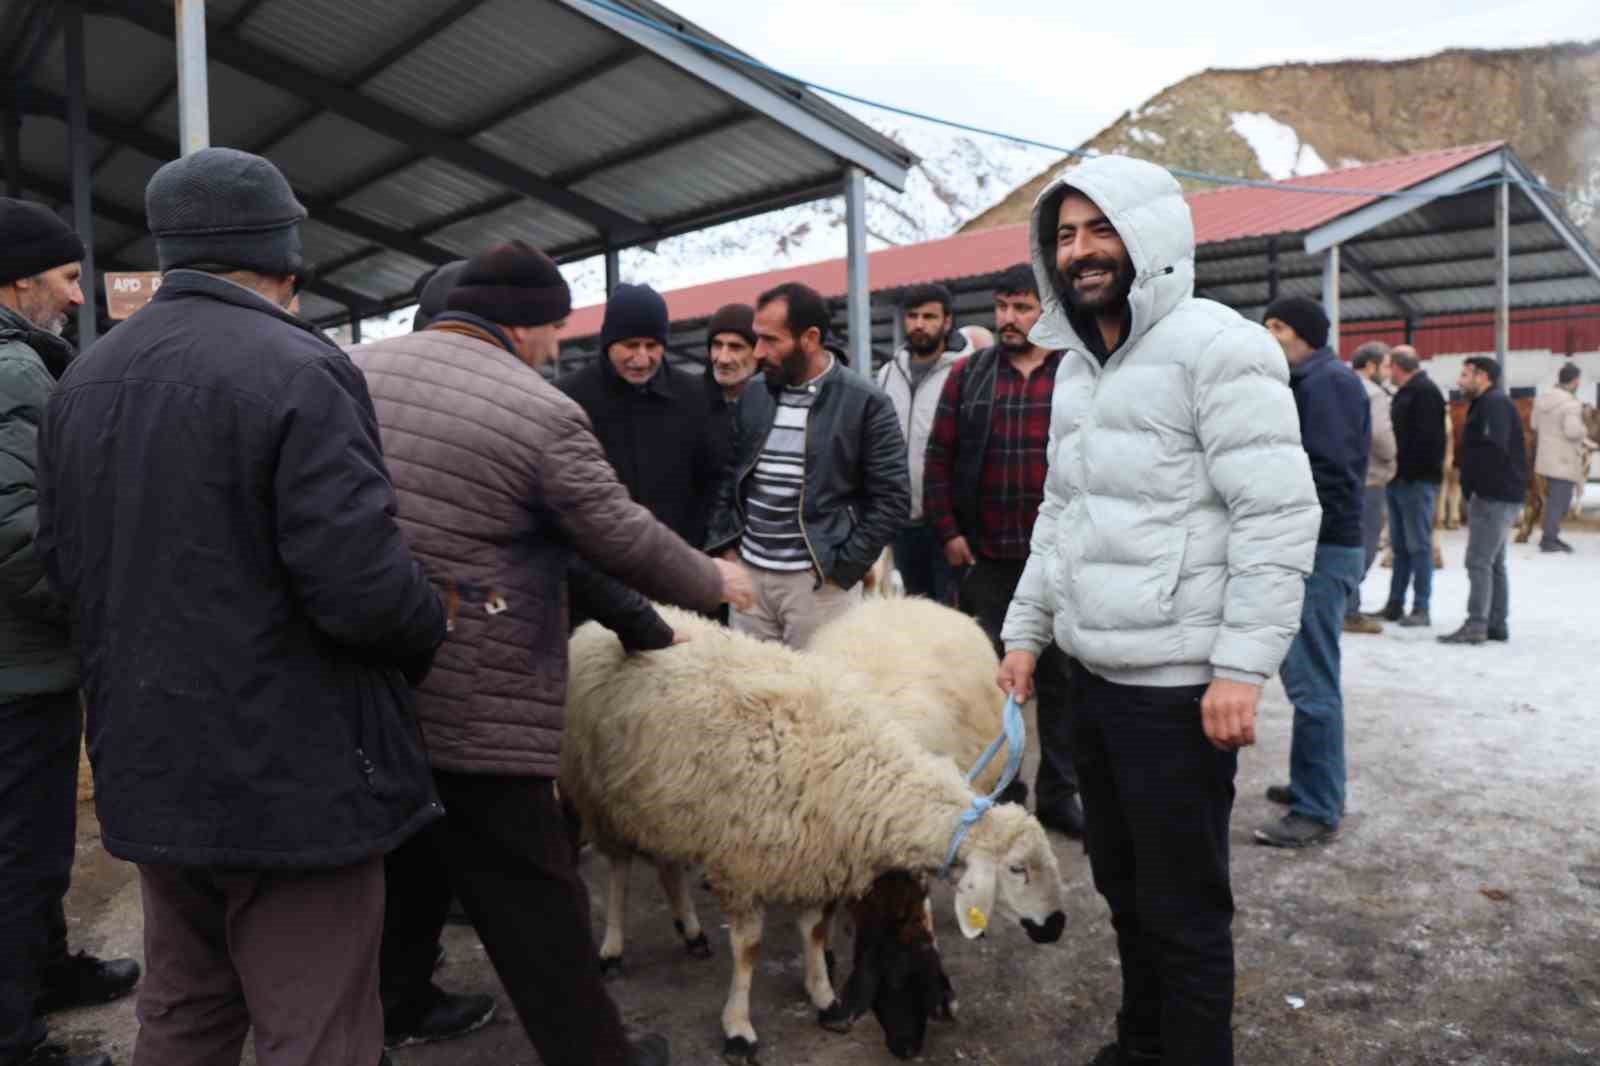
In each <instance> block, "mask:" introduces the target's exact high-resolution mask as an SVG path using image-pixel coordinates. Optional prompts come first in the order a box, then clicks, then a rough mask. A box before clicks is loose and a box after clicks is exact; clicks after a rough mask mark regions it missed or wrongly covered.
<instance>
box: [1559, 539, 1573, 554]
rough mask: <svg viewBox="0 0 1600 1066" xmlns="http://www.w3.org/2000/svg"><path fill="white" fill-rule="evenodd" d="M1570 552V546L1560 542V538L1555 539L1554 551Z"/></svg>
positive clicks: (1562, 541)
mask: <svg viewBox="0 0 1600 1066" xmlns="http://www.w3.org/2000/svg"><path fill="white" fill-rule="evenodd" d="M1571 550H1572V545H1570V544H1568V543H1567V542H1566V541H1564V540H1562V539H1561V538H1560V537H1557V538H1556V551H1558V552H1569V551H1571Z"/></svg>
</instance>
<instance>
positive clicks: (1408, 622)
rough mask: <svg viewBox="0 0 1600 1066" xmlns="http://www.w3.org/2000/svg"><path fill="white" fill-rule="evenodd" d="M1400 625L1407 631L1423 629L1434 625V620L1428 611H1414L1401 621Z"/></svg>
mask: <svg viewBox="0 0 1600 1066" xmlns="http://www.w3.org/2000/svg"><path fill="white" fill-rule="evenodd" d="M1400 624H1401V625H1402V626H1404V627H1405V628H1407V629H1422V628H1426V627H1428V626H1431V625H1433V618H1432V617H1431V616H1430V615H1429V614H1428V612H1427V611H1418V610H1413V611H1412V612H1411V613H1410V614H1408V615H1406V616H1405V617H1404V618H1402V619H1400Z"/></svg>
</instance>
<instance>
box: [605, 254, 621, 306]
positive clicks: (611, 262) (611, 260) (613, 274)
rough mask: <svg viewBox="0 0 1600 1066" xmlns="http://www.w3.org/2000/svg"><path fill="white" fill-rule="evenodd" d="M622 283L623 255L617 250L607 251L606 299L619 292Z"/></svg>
mask: <svg viewBox="0 0 1600 1066" xmlns="http://www.w3.org/2000/svg"><path fill="white" fill-rule="evenodd" d="M621 282H622V254H621V253H620V252H618V251H617V250H616V249H615V248H607V249H606V299H608V300H609V299H611V294H612V293H614V292H616V291H617V286H618V285H619V284H620V283H621Z"/></svg>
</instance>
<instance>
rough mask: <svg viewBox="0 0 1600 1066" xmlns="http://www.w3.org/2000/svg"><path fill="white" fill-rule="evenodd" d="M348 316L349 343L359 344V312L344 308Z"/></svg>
mask: <svg viewBox="0 0 1600 1066" xmlns="http://www.w3.org/2000/svg"><path fill="white" fill-rule="evenodd" d="M345 310H346V311H348V312H349V314H350V343H351V344H360V343H361V312H360V311H359V310H357V309H356V308H354V307H347V308H345Z"/></svg>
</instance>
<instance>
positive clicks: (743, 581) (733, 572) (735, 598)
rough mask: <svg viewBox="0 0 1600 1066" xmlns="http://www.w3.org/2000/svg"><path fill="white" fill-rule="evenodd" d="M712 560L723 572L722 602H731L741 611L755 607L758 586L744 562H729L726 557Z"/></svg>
mask: <svg viewBox="0 0 1600 1066" xmlns="http://www.w3.org/2000/svg"><path fill="white" fill-rule="evenodd" d="M712 562H714V563H716V564H717V569H718V570H719V571H721V572H722V602H723V603H731V604H733V606H734V608H735V609H737V610H740V611H748V610H749V609H750V608H752V607H754V606H755V605H756V586H755V582H754V581H752V580H751V579H750V571H748V570H746V569H745V567H744V564H743V563H736V562H729V561H728V560H726V559H713V560H712Z"/></svg>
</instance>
